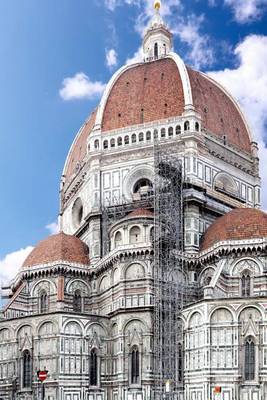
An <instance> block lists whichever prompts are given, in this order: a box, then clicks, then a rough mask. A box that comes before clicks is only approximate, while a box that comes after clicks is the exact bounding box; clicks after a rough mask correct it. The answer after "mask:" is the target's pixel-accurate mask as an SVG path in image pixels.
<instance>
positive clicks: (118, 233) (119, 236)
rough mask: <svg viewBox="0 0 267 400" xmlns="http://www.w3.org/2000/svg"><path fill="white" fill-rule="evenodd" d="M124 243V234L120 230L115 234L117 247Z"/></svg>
mask: <svg viewBox="0 0 267 400" xmlns="http://www.w3.org/2000/svg"><path fill="white" fill-rule="evenodd" d="M121 245H122V234H121V232H120V231H118V232H116V234H115V248H117V247H118V246H121Z"/></svg>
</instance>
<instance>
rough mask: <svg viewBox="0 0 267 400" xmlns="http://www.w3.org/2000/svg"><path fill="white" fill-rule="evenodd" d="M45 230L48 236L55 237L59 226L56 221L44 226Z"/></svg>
mask: <svg viewBox="0 0 267 400" xmlns="http://www.w3.org/2000/svg"><path fill="white" fill-rule="evenodd" d="M45 228H46V229H48V231H49V233H50V235H55V234H56V233H58V232H59V224H58V221H55V222H52V223H51V224H47V225H46V226H45Z"/></svg>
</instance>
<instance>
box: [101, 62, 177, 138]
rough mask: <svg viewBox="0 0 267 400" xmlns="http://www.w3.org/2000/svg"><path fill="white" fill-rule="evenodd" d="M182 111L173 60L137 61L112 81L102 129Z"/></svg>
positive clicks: (149, 120) (175, 67)
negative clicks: (136, 63) (137, 63)
mask: <svg viewBox="0 0 267 400" xmlns="http://www.w3.org/2000/svg"><path fill="white" fill-rule="evenodd" d="M142 110H143V111H142ZM183 111H184V93H183V86H182V81H181V78H180V75H179V72H178V69H177V66H176V64H175V62H174V61H173V60H171V59H168V58H165V59H163V60H158V61H157V62H151V63H144V64H139V65H137V66H135V67H133V68H130V69H128V70H126V71H125V72H124V73H123V74H122V75H121V76H120V77H119V78H118V80H117V81H116V82H115V84H114V86H113V88H112V90H111V92H110V94H109V98H108V101H107V104H106V107H105V110H104V115H103V121H102V130H103V131H109V130H112V129H118V128H123V127H125V126H130V125H136V124H141V123H146V122H151V121H156V120H160V119H164V118H169V117H174V116H177V115H181V114H182V113H183Z"/></svg>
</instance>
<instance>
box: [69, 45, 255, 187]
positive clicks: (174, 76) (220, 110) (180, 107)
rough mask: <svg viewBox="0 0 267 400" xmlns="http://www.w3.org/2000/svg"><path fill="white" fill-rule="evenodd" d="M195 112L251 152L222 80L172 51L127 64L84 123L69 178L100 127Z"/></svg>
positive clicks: (211, 130)
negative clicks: (93, 133) (195, 66)
mask: <svg viewBox="0 0 267 400" xmlns="http://www.w3.org/2000/svg"><path fill="white" fill-rule="evenodd" d="M188 110H191V111H192V110H193V111H195V112H196V113H197V114H198V115H199V116H200V117H201V121H202V130H204V131H207V132H208V133H211V134H213V135H215V137H217V138H219V139H224V140H226V141H227V143H228V144H229V145H231V146H233V147H234V148H236V149H237V150H238V151H239V150H241V151H243V152H245V153H247V154H249V155H251V154H252V153H251V136H250V132H249V128H248V126H247V124H246V121H245V119H244V117H243V115H242V112H241V111H240V109H239V106H238V105H237V103H236V102H235V100H234V99H233V98H232V97H231V96H230V94H229V93H227V92H226V91H225V89H224V88H222V87H221V86H220V85H219V84H218V83H217V82H215V81H214V80H213V79H211V78H210V77H209V76H207V75H205V74H204V73H202V72H198V71H195V70H193V69H191V68H189V67H187V66H186V65H185V64H184V63H183V61H182V60H181V58H180V57H179V56H178V55H177V54H175V53H172V52H170V53H169V54H167V55H166V56H165V57H164V58H160V59H157V60H154V61H151V62H142V63H139V64H133V65H126V66H124V67H122V68H121V69H120V70H119V71H117V72H116V73H115V74H114V75H113V77H112V78H111V80H110V81H109V83H108V85H107V86H106V89H105V91H104V94H103V96H102V99H101V102H100V104H99V107H98V109H97V110H96V111H95V112H94V113H93V114H92V115H91V116H90V118H89V119H88V120H87V122H86V123H85V124H84V125H83V126H82V128H81V129H80V131H79V132H78V135H77V136H76V139H75V140H74V143H73V145H72V147H71V149H70V152H69V155H68V157H67V160H66V164H65V168H64V176H65V179H66V180H70V178H71V176H73V175H75V172H76V169H77V166H79V165H81V164H82V163H83V161H84V159H85V156H86V153H87V140H88V137H89V135H90V134H91V133H92V132H93V131H96V130H101V133H102V135H103V136H105V135H106V134H107V133H109V132H111V131H114V132H117V131H118V130H120V129H125V128H129V127H133V126H136V127H137V126H138V125H141V126H142V124H145V123H153V122H156V121H163V120H168V119H171V118H175V117H182V116H186V115H187V114H186V113H187V112H188Z"/></svg>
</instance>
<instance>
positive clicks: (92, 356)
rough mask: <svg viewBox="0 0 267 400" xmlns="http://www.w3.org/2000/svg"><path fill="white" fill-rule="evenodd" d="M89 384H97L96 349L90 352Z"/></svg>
mask: <svg viewBox="0 0 267 400" xmlns="http://www.w3.org/2000/svg"><path fill="white" fill-rule="evenodd" d="M90 385H91V386H97V352H96V349H93V350H91V352H90Z"/></svg>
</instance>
